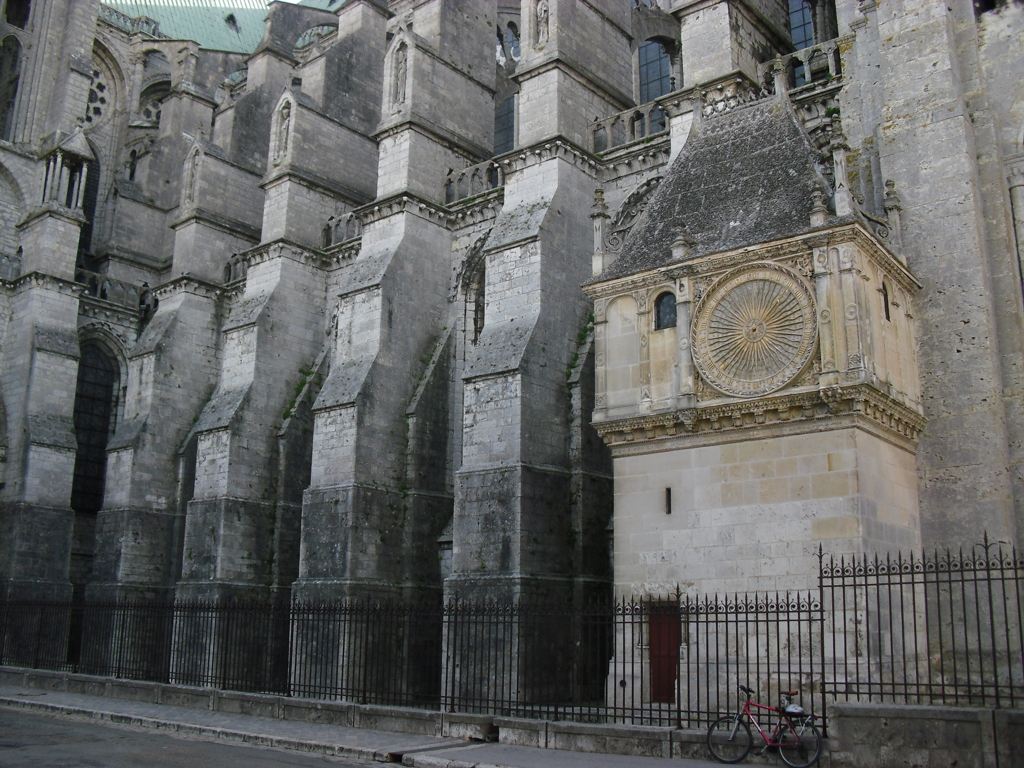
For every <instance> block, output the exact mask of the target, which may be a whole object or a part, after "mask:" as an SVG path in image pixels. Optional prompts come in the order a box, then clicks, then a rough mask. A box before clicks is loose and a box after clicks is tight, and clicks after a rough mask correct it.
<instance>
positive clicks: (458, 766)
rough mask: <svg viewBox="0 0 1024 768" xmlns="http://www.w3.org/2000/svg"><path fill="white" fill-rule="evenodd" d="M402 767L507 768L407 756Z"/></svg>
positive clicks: (423, 756) (490, 764)
mask: <svg viewBox="0 0 1024 768" xmlns="http://www.w3.org/2000/svg"><path fill="white" fill-rule="evenodd" d="M402 765H405V766H409V768H508V767H507V766H501V765H494V764H493V763H470V762H467V761H466V760H450V759H448V758H445V757H429V756H427V755H407V756H405V757H403V758H402Z"/></svg>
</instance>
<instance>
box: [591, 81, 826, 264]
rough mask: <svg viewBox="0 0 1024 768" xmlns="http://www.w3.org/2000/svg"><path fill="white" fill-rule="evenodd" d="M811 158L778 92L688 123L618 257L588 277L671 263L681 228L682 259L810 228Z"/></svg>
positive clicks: (815, 180)
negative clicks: (686, 247) (689, 126)
mask: <svg viewBox="0 0 1024 768" xmlns="http://www.w3.org/2000/svg"><path fill="white" fill-rule="evenodd" d="M816 157H817V153H816V151H815V149H814V147H813V146H812V145H811V142H810V139H809V138H808V136H807V134H806V133H805V131H804V129H803V127H802V126H801V125H800V124H799V123H798V122H797V118H796V115H794V114H793V110H792V108H791V107H790V105H789V104H788V103H787V102H786V101H784V100H783V99H782V98H779V97H772V98H766V99H762V100H760V101H757V102H754V103H752V104H746V105H743V106H740V107H737V108H735V109H734V110H732V111H731V112H726V113H724V114H721V115H714V116H712V117H710V118H703V119H701V120H700V121H699V122H695V123H694V126H693V129H692V131H691V133H690V136H689V138H688V139H687V142H686V144H685V145H684V146H683V149H682V151H681V152H680V153H679V155H678V156H677V157H676V158H675V160H673V161H672V163H671V165H669V167H668V169H667V170H666V172H665V178H664V179H663V180H662V182H661V184H660V186H659V187H658V189H657V190H656V191H655V192H654V193H653V195H652V197H651V200H650V202H649V203H648V205H647V209H646V210H645V211H644V213H643V214H642V215H641V217H640V220H639V221H638V222H637V223H636V225H635V226H634V227H633V230H632V232H631V233H630V234H629V236H628V237H627V239H626V242H625V243H624V244H623V246H622V252H621V255H620V256H619V258H618V259H616V260H615V261H614V262H613V263H612V264H611V265H610V266H609V267H608V269H606V270H605V271H604V272H603V273H602V274H601V275H600V277H598V278H596V280H595V282H599V281H603V280H609V279H613V278H617V277H624V276H626V275H631V274H635V273H638V272H645V271H647V270H650V269H656V268H658V267H661V266H664V265H666V264H668V263H670V262H672V260H673V259H672V243H673V241H674V240H675V239H676V238H677V236H678V234H679V228H680V226H682V227H683V228H684V233H685V236H686V238H687V239H688V240H689V242H690V243H691V248H690V249H689V255H688V257H687V258H688V259H689V258H696V257H699V256H703V255H706V254H711V253H717V252H720V251H728V250H732V249H735V248H742V247H744V246H747V245H755V244H757V243H764V242H769V241H772V240H778V239H780V238H784V237H790V236H792V235H796V234H799V233H802V232H806V231H808V230H810V229H811V224H810V217H811V207H812V205H813V202H812V194H813V192H814V190H815V188H816V187H817V186H818V185H819V184H822V182H823V181H824V179H823V177H822V176H821V174H820V173H819V172H818V170H817V168H816V166H815V160H816ZM824 188H825V189H826V190H827V187H824ZM828 194H829V193H828V192H827V191H826V197H827V195H828Z"/></svg>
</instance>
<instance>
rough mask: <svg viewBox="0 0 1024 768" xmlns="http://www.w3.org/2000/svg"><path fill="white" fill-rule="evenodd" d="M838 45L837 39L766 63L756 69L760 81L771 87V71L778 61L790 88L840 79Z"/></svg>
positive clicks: (840, 63) (840, 64) (841, 70)
mask: <svg viewBox="0 0 1024 768" xmlns="http://www.w3.org/2000/svg"><path fill="white" fill-rule="evenodd" d="M839 43H840V39H839V38H836V39H834V40H826V41H825V42H824V43H818V44H817V45H812V46H809V47H807V48H801V49H800V50H799V51H794V52H793V53H788V54H786V55H785V56H782V57H779V58H776V59H771V60H769V61H766V62H764V63H763V64H761V65H760V66H759V67H758V74H759V75H760V81H761V82H762V83H764V84H766V85H767V86H768V87H771V85H772V74H771V73H772V69H773V68H774V67H775V65H776V64H777V63H779V62H780V61H781V63H782V66H783V68H784V70H785V72H786V82H788V83H789V87H790V88H799V87H801V86H804V85H808V84H809V83H817V82H821V81H823V80H830V79H832V78H834V77H841V76H842V74H843V65H842V60H841V57H840V55H839Z"/></svg>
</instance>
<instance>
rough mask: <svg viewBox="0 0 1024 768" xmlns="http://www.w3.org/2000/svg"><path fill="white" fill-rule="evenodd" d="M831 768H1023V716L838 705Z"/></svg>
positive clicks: (973, 710)
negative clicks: (1014, 767)
mask: <svg viewBox="0 0 1024 768" xmlns="http://www.w3.org/2000/svg"><path fill="white" fill-rule="evenodd" d="M829 723H830V724H831V729H830V732H829V735H830V741H831V742H832V743H831V750H832V766H831V768H910V767H911V766H922V768H946V767H947V766H948V767H949V768H953V767H954V766H955V768H1007V766H1024V711H1022V710H1005V709H1003V710H992V709H976V708H969V707H921V706H902V705H900V706H897V705H882V704H834V705H832V706H831V707H829Z"/></svg>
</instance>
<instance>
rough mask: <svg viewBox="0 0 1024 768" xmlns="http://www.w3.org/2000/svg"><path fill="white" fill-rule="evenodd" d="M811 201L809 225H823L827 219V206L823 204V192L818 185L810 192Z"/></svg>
mask: <svg viewBox="0 0 1024 768" xmlns="http://www.w3.org/2000/svg"><path fill="white" fill-rule="evenodd" d="M811 203H812V205H811V226H812V227H821V226H824V224H825V222H826V220H827V219H828V208H827V207H826V205H825V193H824V192H823V191H822V189H821V186H820V185H815V187H814V191H813V192H811Z"/></svg>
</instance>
